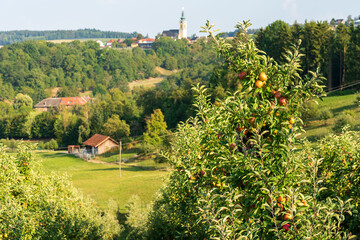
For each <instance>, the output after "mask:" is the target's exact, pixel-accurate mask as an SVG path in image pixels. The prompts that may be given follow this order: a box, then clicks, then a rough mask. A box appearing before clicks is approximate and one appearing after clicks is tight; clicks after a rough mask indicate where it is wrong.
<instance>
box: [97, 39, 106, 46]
mask: <svg viewBox="0 0 360 240" xmlns="http://www.w3.org/2000/svg"><path fill="white" fill-rule="evenodd" d="M96 42H97V43H98V44H99V45H100V48H104V47H105V45H104V43H103V42H102V41H100V40H97V41H96Z"/></svg>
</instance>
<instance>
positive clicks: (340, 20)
mask: <svg viewBox="0 0 360 240" xmlns="http://www.w3.org/2000/svg"><path fill="white" fill-rule="evenodd" d="M335 22H336V25H338V24H340V23H342V24H345V19H342V18H339V19H336V20H335Z"/></svg>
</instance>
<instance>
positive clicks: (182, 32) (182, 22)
mask: <svg viewBox="0 0 360 240" xmlns="http://www.w3.org/2000/svg"><path fill="white" fill-rule="evenodd" d="M178 38H179V39H182V38H187V21H186V20H185V17H184V8H183V10H182V13H181V18H180V28H179V36H178Z"/></svg>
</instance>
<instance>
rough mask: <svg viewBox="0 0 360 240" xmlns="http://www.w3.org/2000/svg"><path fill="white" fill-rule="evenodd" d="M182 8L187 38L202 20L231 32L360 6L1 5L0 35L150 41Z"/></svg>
mask: <svg viewBox="0 0 360 240" xmlns="http://www.w3.org/2000/svg"><path fill="white" fill-rule="evenodd" d="M182 7H184V8H185V17H186V19H187V21H188V35H192V34H197V35H199V31H200V26H203V25H204V24H205V22H206V20H209V21H210V22H211V23H215V24H216V26H217V28H220V29H221V30H222V31H233V30H234V26H235V25H236V23H237V21H242V20H248V19H249V20H251V23H252V24H253V27H254V28H259V27H266V26H267V25H268V24H270V23H272V22H274V21H275V20H279V19H280V20H283V21H285V22H287V23H290V24H292V23H293V22H294V21H295V20H297V21H298V22H299V23H302V22H304V21H305V20H308V21H310V20H316V21H320V20H328V21H330V20H331V18H347V16H348V15H352V16H353V17H355V16H356V17H357V16H359V15H360V0H342V1H335V0H247V1H243V0H222V1H220V0H217V1H216V0H206V1H205V0H137V1H134V0H126V1H125V0H61V1H60V0H0V31H4V30H23V29H28V30H57V29H62V30H63V29H80V28H96V29H100V30H110V31H122V32H134V31H137V32H140V33H142V34H145V35H146V34H149V36H151V37H153V36H155V35H156V34H157V33H161V32H162V31H163V30H167V29H177V28H178V25H179V19H180V15H181V9H182Z"/></svg>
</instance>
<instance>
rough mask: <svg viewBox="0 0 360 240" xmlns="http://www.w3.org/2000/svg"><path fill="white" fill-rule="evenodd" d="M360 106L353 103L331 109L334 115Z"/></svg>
mask: <svg viewBox="0 0 360 240" xmlns="http://www.w3.org/2000/svg"><path fill="white" fill-rule="evenodd" d="M357 107H358V106H357V105H356V104H352V105H347V106H343V107H338V108H333V109H331V111H332V112H333V113H334V115H336V114H338V113H341V112H343V111H345V110H354V109H356V108H357Z"/></svg>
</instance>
